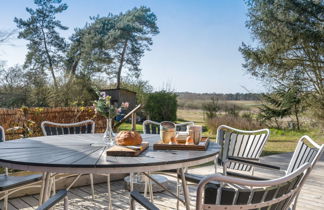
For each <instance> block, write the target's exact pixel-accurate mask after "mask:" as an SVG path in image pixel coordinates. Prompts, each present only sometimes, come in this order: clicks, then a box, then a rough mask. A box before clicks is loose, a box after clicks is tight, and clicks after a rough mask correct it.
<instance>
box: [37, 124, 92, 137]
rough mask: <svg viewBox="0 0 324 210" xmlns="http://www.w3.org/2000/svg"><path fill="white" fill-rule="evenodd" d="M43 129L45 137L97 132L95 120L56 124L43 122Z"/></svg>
mask: <svg viewBox="0 0 324 210" xmlns="http://www.w3.org/2000/svg"><path fill="white" fill-rule="evenodd" d="M41 127H42V131H43V134H44V136H53V135H65V134H82V133H83V134H84V133H94V132H95V122H94V121H93V120H85V121H81V122H77V123H54V122H50V121H43V122H42V124H41Z"/></svg>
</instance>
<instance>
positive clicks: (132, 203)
mask: <svg viewBox="0 0 324 210" xmlns="http://www.w3.org/2000/svg"><path fill="white" fill-rule="evenodd" d="M133 190H134V173H130V174H129V201H130V204H129V209H130V210H135V201H134V199H132V197H131V195H130V193H131V192H132V191H133Z"/></svg>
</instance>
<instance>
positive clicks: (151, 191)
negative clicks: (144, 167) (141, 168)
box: [148, 172, 154, 203]
mask: <svg viewBox="0 0 324 210" xmlns="http://www.w3.org/2000/svg"><path fill="white" fill-rule="evenodd" d="M148 175H149V176H150V175H151V173H150V172H148ZM148 187H149V191H150V200H151V203H153V202H154V200H153V183H152V181H151V179H149V180H148Z"/></svg>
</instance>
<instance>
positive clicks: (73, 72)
mask: <svg viewBox="0 0 324 210" xmlns="http://www.w3.org/2000/svg"><path fill="white" fill-rule="evenodd" d="M79 61H80V59H79V58H78V59H77V60H75V61H73V64H72V66H71V69H70V73H69V80H68V84H70V83H71V82H72V80H73V79H74V77H75V74H76V70H77V67H78V65H79Z"/></svg>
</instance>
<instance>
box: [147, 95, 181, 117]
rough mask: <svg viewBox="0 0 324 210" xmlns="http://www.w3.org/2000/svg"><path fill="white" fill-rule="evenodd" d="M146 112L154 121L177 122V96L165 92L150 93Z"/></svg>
mask: <svg viewBox="0 0 324 210" xmlns="http://www.w3.org/2000/svg"><path fill="white" fill-rule="evenodd" d="M145 111H146V113H147V114H148V115H149V116H150V119H152V120H154V121H159V122H160V121H165V120H167V121H176V120H177V95H176V94H175V93H173V92H168V91H165V90H162V91H158V92H154V93H150V94H149V95H148V97H147V101H146V104H145Z"/></svg>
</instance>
